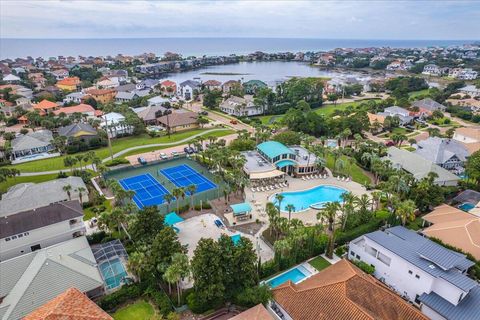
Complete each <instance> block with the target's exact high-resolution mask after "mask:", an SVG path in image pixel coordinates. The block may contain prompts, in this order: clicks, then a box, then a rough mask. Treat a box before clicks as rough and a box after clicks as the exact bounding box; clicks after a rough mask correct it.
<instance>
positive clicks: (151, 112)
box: [132, 106, 170, 125]
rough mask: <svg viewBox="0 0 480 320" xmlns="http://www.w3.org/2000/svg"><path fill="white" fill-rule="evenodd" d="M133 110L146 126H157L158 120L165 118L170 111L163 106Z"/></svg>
mask: <svg viewBox="0 0 480 320" xmlns="http://www.w3.org/2000/svg"><path fill="white" fill-rule="evenodd" d="M132 110H133V111H134V112H135V113H136V114H137V116H138V117H139V118H140V119H142V120H143V122H144V123H145V125H152V124H153V125H156V124H158V120H157V119H158V118H160V117H161V116H163V115H164V114H165V112H167V111H168V110H169V109H167V108H165V107H162V106H148V107H139V108H133V109H132ZM168 112H170V111H168Z"/></svg>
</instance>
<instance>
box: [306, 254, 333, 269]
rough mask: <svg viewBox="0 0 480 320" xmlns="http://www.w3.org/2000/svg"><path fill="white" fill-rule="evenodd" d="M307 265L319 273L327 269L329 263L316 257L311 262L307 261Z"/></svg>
mask: <svg viewBox="0 0 480 320" xmlns="http://www.w3.org/2000/svg"><path fill="white" fill-rule="evenodd" d="M308 263H309V264H310V265H311V266H312V267H314V268H315V269H317V270H318V271H321V270H323V269H325V268H326V267H328V266H329V265H330V262H328V261H327V260H325V259H324V258H323V257H321V256H318V257H316V258H314V259H313V260H311V261H309V262H308Z"/></svg>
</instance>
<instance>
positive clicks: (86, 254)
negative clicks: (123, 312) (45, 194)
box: [0, 236, 104, 320]
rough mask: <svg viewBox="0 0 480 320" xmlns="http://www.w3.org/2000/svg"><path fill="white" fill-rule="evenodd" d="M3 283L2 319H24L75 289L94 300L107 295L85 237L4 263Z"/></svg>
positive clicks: (0, 279) (0, 264) (1, 265)
mask: <svg viewBox="0 0 480 320" xmlns="http://www.w3.org/2000/svg"><path fill="white" fill-rule="evenodd" d="M0 283H1V284H2V285H1V286H0V319H2V320H17V319H22V318H23V317H24V316H26V315H28V314H29V313H31V312H32V311H34V310H35V309H37V308H39V307H40V306H42V305H43V304H45V303H47V302H48V301H50V300H51V299H53V298H55V297H56V296H58V295H59V294H61V293H62V292H64V291H65V290H67V289H69V288H72V287H74V288H77V289H78V290H79V291H80V292H83V293H84V294H85V295H86V296H87V297H90V298H94V297H99V296H100V295H102V294H103V293H104V282H103V279H102V276H101V275H100V272H99V270H98V267H97V263H96V261H95V257H94V256H93V253H92V250H91V249H90V246H89V245H88V241H87V239H86V237H85V236H82V237H78V238H75V239H71V240H68V241H64V242H61V243H58V244H55V245H53V246H50V247H47V248H43V249H40V250H36V251H34V252H30V253H27V254H24V255H22V256H18V257H15V258H13V259H9V260H6V261H2V262H0ZM62 319H64V317H62Z"/></svg>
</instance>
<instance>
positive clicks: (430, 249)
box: [348, 226, 480, 320]
mask: <svg viewBox="0 0 480 320" xmlns="http://www.w3.org/2000/svg"><path fill="white" fill-rule="evenodd" d="M348 258H349V259H350V260H360V261H363V262H365V263H367V264H369V265H372V266H374V267H375V272H374V276H375V277H376V278H378V279H379V280H380V281H381V282H383V283H385V284H386V285H387V286H389V287H390V288H391V289H392V290H394V291H396V292H397V293H398V294H399V295H401V296H402V297H403V298H404V299H406V300H408V301H410V302H411V303H414V304H416V305H418V306H419V307H420V310H421V311H422V312H423V314H425V315H426V316H427V317H428V318H430V319H435V320H436V319H446V320H460V319H475V318H477V316H478V303H480V285H479V284H478V283H477V282H476V281H475V280H472V279H471V278H469V277H468V276H467V274H466V272H467V271H468V269H470V268H471V267H472V266H473V265H474V264H475V263H474V262H472V261H470V260H468V259H467V258H466V256H465V255H464V254H460V253H457V252H455V251H452V250H449V249H447V248H445V247H443V246H441V245H439V244H437V243H436V242H433V241H431V240H429V239H427V238H426V237H422V236H421V235H419V234H417V233H416V232H414V231H412V230H409V229H406V228H404V227H401V226H397V227H393V228H389V229H386V230H385V231H375V232H371V233H368V234H365V235H362V236H360V237H358V238H357V239H355V240H353V241H351V242H350V245H349V251H348Z"/></svg>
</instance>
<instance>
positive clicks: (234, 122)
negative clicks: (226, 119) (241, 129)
mask: <svg viewBox="0 0 480 320" xmlns="http://www.w3.org/2000/svg"><path fill="white" fill-rule="evenodd" d="M230 123H231V124H238V121H237V120H235V119H232V120H230Z"/></svg>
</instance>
